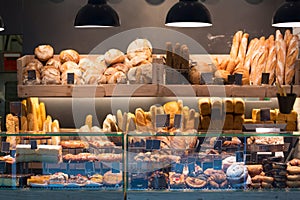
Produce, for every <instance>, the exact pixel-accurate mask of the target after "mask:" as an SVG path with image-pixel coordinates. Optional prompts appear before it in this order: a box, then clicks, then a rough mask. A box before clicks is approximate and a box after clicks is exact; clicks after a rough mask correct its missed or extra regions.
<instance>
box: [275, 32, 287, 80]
mask: <svg viewBox="0 0 300 200" xmlns="http://www.w3.org/2000/svg"><path fill="white" fill-rule="evenodd" d="M275 45H276V56H277V65H276V72H275V74H276V82H277V83H278V84H280V85H283V84H284V75H285V72H284V70H285V62H286V43H285V41H284V40H283V36H282V34H281V32H280V31H279V30H277V31H276V42H275Z"/></svg>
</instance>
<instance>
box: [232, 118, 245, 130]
mask: <svg viewBox="0 0 300 200" xmlns="http://www.w3.org/2000/svg"><path fill="white" fill-rule="evenodd" d="M244 119H245V115H235V116H234V119H233V129H234V130H242V128H243V124H244Z"/></svg>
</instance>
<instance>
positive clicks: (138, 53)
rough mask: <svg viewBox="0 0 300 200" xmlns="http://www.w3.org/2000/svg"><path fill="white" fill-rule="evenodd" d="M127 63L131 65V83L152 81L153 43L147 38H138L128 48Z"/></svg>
mask: <svg viewBox="0 0 300 200" xmlns="http://www.w3.org/2000/svg"><path fill="white" fill-rule="evenodd" d="M125 63H126V64H128V65H129V66H130V70H129V72H128V80H129V82H130V83H133V84H137V83H142V84H147V83H152V64H151V63H152V45H151V43H150V42H149V41H148V40H146V39H136V40H134V41H133V42H131V43H130V44H129V46H128V48H127V59H126V60H125Z"/></svg>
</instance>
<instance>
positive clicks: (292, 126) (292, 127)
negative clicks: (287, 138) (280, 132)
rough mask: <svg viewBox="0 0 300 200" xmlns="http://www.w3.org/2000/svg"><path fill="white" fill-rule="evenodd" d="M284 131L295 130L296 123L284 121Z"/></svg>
mask: <svg viewBox="0 0 300 200" xmlns="http://www.w3.org/2000/svg"><path fill="white" fill-rule="evenodd" d="M286 131H297V123H296V122H295V121H294V122H289V121H288V122H287V123H286Z"/></svg>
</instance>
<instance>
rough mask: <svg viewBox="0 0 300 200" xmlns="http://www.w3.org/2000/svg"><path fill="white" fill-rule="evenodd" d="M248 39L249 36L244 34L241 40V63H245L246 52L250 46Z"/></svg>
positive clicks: (239, 56) (239, 54) (239, 57)
mask: <svg viewBox="0 0 300 200" xmlns="http://www.w3.org/2000/svg"><path fill="white" fill-rule="evenodd" d="M248 38H249V34H248V33H244V34H243V37H242V39H241V43H240V47H239V53H238V59H239V60H240V63H241V62H242V63H244V61H245V58H246V51H247V45H248Z"/></svg>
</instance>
